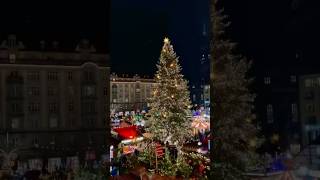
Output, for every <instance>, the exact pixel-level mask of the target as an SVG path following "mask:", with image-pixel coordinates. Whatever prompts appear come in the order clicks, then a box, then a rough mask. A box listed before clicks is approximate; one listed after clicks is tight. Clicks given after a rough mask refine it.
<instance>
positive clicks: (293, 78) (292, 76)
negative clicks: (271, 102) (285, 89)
mask: <svg viewBox="0 0 320 180" xmlns="http://www.w3.org/2000/svg"><path fill="white" fill-rule="evenodd" d="M290 82H292V83H295V82H297V76H295V75H291V76H290Z"/></svg>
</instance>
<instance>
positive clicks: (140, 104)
mask: <svg viewBox="0 0 320 180" xmlns="http://www.w3.org/2000/svg"><path fill="white" fill-rule="evenodd" d="M155 83H156V82H155V80H154V79H152V78H141V77H140V76H138V75H135V76H133V77H128V76H121V77H120V76H118V75H116V74H114V73H113V74H111V76H110V92H111V95H110V108H111V110H115V111H126V110H143V109H146V108H147V107H148V98H150V97H151V95H152V90H153V88H154V85H155Z"/></svg>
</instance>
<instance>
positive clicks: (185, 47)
mask: <svg viewBox="0 0 320 180" xmlns="http://www.w3.org/2000/svg"><path fill="white" fill-rule="evenodd" d="M207 2H208V1H207V0H205V1H183V0H158V1H149V0H135V1H132V0H114V1H113V2H112V5H111V8H109V2H107V1H104V2H103V1H95V2H93V1H90V2H89V1H88V2H86V3H83V2H81V1H73V0H68V1H62V0H56V1H50V2H48V1H42V2H35V1H19V2H17V1H16V2H14V1H7V2H2V4H1V6H0V22H1V30H0V39H1V40H3V39H4V38H6V36H7V34H8V33H16V34H17V35H18V39H20V40H22V41H24V44H25V45H26V47H27V48H28V49H36V48H37V47H39V41H40V40H42V39H45V40H48V41H52V40H58V41H60V46H61V48H62V49H69V50H73V48H74V47H75V44H76V43H77V42H78V40H79V39H81V38H88V39H90V40H91V41H92V42H93V43H94V44H95V45H96V48H97V50H98V51H99V52H110V50H111V58H112V62H111V63H112V70H113V71H114V72H118V73H129V74H134V73H138V74H141V75H143V74H149V75H152V74H153V73H154V72H155V64H156V62H157V61H158V58H159V54H160V49H161V46H162V41H163V38H164V37H165V36H168V37H169V38H170V39H171V40H172V44H173V46H174V48H175V50H176V52H177V54H178V55H179V56H180V62H181V64H182V66H183V69H184V71H183V73H184V74H185V75H186V76H187V78H188V79H191V80H192V81H196V80H197V79H199V73H198V69H199V66H200V65H199V62H200V58H201V54H202V52H201V46H202V45H203V44H204V43H203V41H202V40H201V33H202V30H203V23H205V22H208V6H207ZM222 2H223V5H224V8H225V13H226V14H227V15H229V19H230V20H231V21H232V25H231V27H230V29H229V31H228V32H229V35H230V37H231V39H232V40H233V41H235V42H238V44H239V48H238V50H239V52H242V53H243V54H244V55H246V56H248V57H249V59H253V60H254V62H255V64H264V63H272V62H276V63H277V64H279V65H282V66H286V64H288V62H291V61H292V60H293V59H294V58H295V54H296V52H298V53H300V54H301V56H302V57H303V60H304V61H306V62H307V61H308V62H313V63H318V62H320V61H318V60H317V59H318V58H317V56H318V55H317V52H318V42H319V40H320V38H319V37H320V36H319V32H320V31H319V30H320V29H319V26H318V24H319V22H320V13H319V11H318V9H319V6H318V4H317V3H316V1H312V0H281V1H279V0H268V1H267V0H265V1H255V0H245V1H234V0H223V1H222ZM109 14H111V19H109ZM110 28H111V29H110ZM109 32H111V33H110V34H109Z"/></svg>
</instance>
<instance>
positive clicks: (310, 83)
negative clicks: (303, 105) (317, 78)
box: [304, 79, 312, 87]
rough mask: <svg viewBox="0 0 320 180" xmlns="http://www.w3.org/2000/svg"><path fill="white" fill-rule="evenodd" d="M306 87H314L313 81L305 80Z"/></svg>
mask: <svg viewBox="0 0 320 180" xmlns="http://www.w3.org/2000/svg"><path fill="white" fill-rule="evenodd" d="M304 85H305V87H312V79H306V80H304Z"/></svg>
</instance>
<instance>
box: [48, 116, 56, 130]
mask: <svg viewBox="0 0 320 180" xmlns="http://www.w3.org/2000/svg"><path fill="white" fill-rule="evenodd" d="M49 127H50V128H56V127H58V119H57V117H53V116H51V117H50V118H49Z"/></svg>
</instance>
